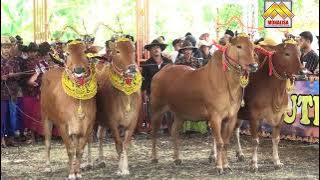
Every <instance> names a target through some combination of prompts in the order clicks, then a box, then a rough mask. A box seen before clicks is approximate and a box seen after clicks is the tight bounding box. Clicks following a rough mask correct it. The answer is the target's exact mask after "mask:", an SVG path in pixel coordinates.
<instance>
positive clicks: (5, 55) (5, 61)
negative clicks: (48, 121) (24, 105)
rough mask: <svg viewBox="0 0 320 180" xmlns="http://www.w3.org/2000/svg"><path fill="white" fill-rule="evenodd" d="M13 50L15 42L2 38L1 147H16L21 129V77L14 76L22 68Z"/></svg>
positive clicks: (5, 37) (6, 37)
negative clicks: (15, 138)
mask: <svg viewBox="0 0 320 180" xmlns="http://www.w3.org/2000/svg"><path fill="white" fill-rule="evenodd" d="M13 48H14V42H12V41H11V40H10V38H9V37H8V36H1V147H6V146H7V145H9V146H10V145H11V146H16V142H15V141H14V137H15V136H18V135H19V130H20V128H21V122H19V120H20V119H19V118H18V113H17V106H18V103H19V101H20V97H21V91H20V87H19V76H17V75H16V74H14V73H18V72H20V67H19V63H18V61H17V59H16V58H14V56H13V53H14V52H13ZM5 135H8V138H7V140H5Z"/></svg>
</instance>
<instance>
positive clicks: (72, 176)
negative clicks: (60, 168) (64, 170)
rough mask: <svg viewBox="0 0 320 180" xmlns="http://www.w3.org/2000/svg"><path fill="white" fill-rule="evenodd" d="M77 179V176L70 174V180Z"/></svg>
mask: <svg viewBox="0 0 320 180" xmlns="http://www.w3.org/2000/svg"><path fill="white" fill-rule="evenodd" d="M76 179H77V177H76V175H75V174H69V176H68V180H76Z"/></svg>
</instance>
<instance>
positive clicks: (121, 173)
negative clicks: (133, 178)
mask: <svg viewBox="0 0 320 180" xmlns="http://www.w3.org/2000/svg"><path fill="white" fill-rule="evenodd" d="M129 174H130V172H129V170H122V171H121V170H118V172H117V175H119V176H125V175H129Z"/></svg>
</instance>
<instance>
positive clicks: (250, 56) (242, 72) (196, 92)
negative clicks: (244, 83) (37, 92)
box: [150, 34, 258, 173]
mask: <svg viewBox="0 0 320 180" xmlns="http://www.w3.org/2000/svg"><path fill="white" fill-rule="evenodd" d="M224 64H226V66H227V67H228V70H227V69H224V68H223V67H225V66H223V65H224ZM257 67H258V64H257V63H255V59H254V53H253V43H252V42H251V41H250V40H249V38H248V36H245V35H243V34H241V35H239V36H237V37H235V38H233V39H232V40H231V43H230V44H228V45H227V46H226V47H225V48H224V52H223V53H222V52H220V51H216V52H215V53H214V55H213V57H212V59H211V60H210V61H209V63H208V64H207V65H206V66H204V67H202V68H199V69H197V70H194V69H192V68H189V67H187V66H183V65H168V66H166V67H164V68H163V69H162V70H161V71H160V72H159V73H157V74H156V75H155V76H154V78H153V80H152V84H151V98H150V99H151V108H152V113H153V117H152V138H153V140H152V158H153V159H152V162H154V163H156V162H158V159H157V152H156V138H157V131H158V129H159V125H160V122H161V116H162V115H163V113H164V112H166V111H168V110H171V111H172V112H174V114H175V120H174V123H173V126H172V131H171V134H172V136H173V140H174V159H175V163H176V164H180V163H181V160H180V159H179V151H178V130H179V129H180V128H181V126H182V124H183V121H184V120H185V119H188V120H199V119H204V120H208V121H209V124H210V125H211V128H212V129H213V134H214V137H215V138H216V139H217V141H218V148H217V149H218V160H217V168H218V172H219V173H222V172H223V168H229V165H228V162H227V157H226V154H225V155H224V154H222V153H226V152H227V146H228V145H229V138H230V135H231V132H233V129H234V126H235V124H236V121H237V113H238V110H239V108H240V102H241V95H242V90H241V86H240V77H241V79H242V78H244V77H247V76H248V75H249V73H250V72H254V71H255V70H256V69H257ZM222 122H223V123H222ZM222 124H224V126H222Z"/></svg>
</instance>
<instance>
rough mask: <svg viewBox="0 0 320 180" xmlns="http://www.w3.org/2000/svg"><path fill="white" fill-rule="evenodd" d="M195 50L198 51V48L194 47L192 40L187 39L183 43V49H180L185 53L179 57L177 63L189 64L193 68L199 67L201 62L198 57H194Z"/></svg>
mask: <svg viewBox="0 0 320 180" xmlns="http://www.w3.org/2000/svg"><path fill="white" fill-rule="evenodd" d="M195 51H197V48H196V47H194V46H193V45H192V43H191V42H189V41H187V40H185V41H184V42H183V44H182V47H181V49H180V50H179V52H180V53H181V54H183V56H182V57H180V58H178V59H177V60H176V62H175V64H180V65H187V66H190V67H193V68H199V67H200V62H199V61H198V59H196V58H195V57H193V53H194V52H195Z"/></svg>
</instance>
